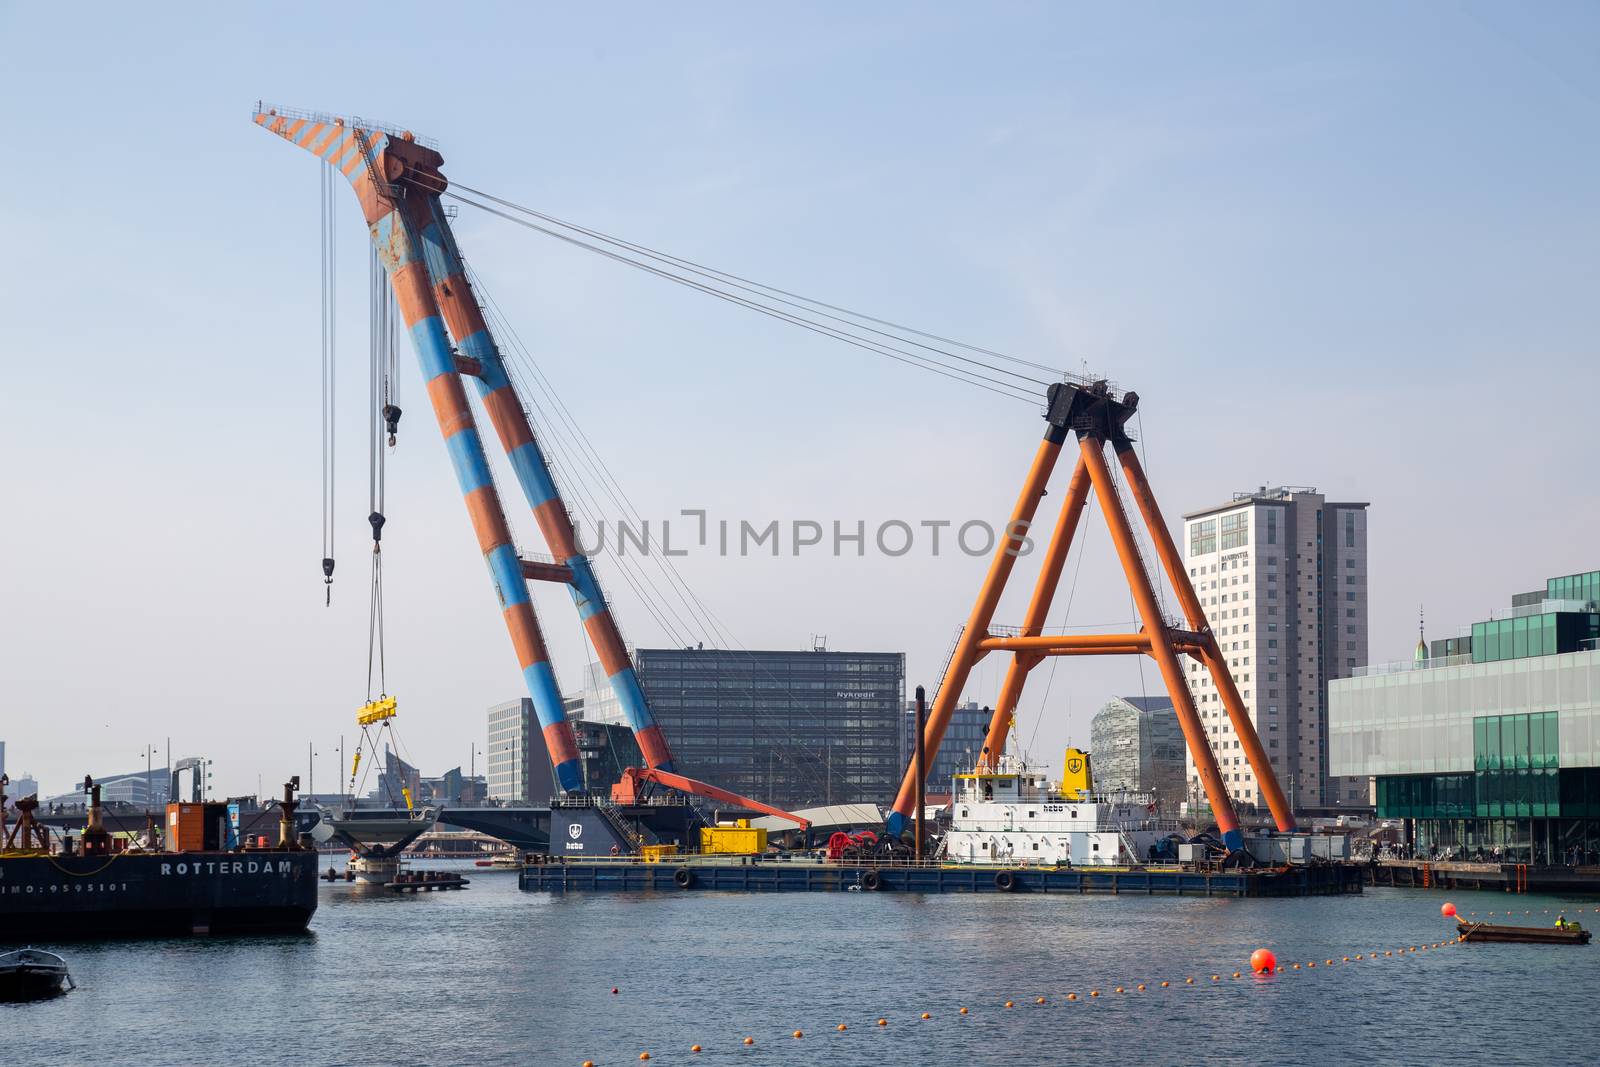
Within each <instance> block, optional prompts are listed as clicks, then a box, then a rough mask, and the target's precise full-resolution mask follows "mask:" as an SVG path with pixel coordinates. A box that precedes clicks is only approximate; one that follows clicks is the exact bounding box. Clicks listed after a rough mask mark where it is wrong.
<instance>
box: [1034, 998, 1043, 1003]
mask: <svg viewBox="0 0 1600 1067" xmlns="http://www.w3.org/2000/svg"><path fill="white" fill-rule="evenodd" d="M1034 1003H1035V1004H1043V1003H1044V998H1043V997H1039V998H1038V999H1037V1000H1035V1001H1034Z"/></svg>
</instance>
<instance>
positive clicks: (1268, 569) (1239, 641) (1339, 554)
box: [1183, 486, 1368, 810]
mask: <svg viewBox="0 0 1600 1067" xmlns="http://www.w3.org/2000/svg"><path fill="white" fill-rule="evenodd" d="M1366 509H1367V505H1366V504H1362V503H1334V502H1330V501H1328V500H1327V499H1326V498H1325V497H1324V496H1323V495H1322V494H1321V493H1319V492H1317V491H1316V490H1315V489H1307V488H1299V487H1292V486H1291V487H1281V488H1271V489H1269V488H1266V487H1262V488H1261V489H1258V490H1256V491H1254V492H1249V493H1235V494H1234V497H1233V499H1232V500H1231V501H1229V502H1228V503H1226V504H1222V505H1220V506H1218V507H1214V508H1207V509H1205V510H1203V511H1195V512H1190V513H1189V514H1187V515H1185V516H1184V517H1183V518H1184V534H1183V544H1184V560H1185V565H1186V566H1187V567H1188V568H1189V576H1190V578H1191V580H1192V581H1193V582H1194V587H1195V594H1196V596H1198V597H1199V598H1200V603H1201V606H1202V607H1203V608H1204V609H1205V612H1206V619H1207V621H1208V623H1209V624H1210V626H1211V628H1212V630H1213V631H1214V632H1215V634H1216V636H1217V641H1218V643H1219V645H1220V646H1221V648H1222V654H1223V655H1224V656H1225V657H1226V658H1227V660H1228V666H1229V667H1230V668H1231V670H1232V672H1233V677H1234V681H1235V683H1236V684H1237V685H1238V688H1239V694H1240V696H1241V697H1242V698H1243V701H1244V705H1245V709H1246V711H1247V712H1248V713H1249V715H1250V719H1251V721H1252V722H1253V723H1254V724H1255V730H1256V733H1257V734H1258V735H1259V736H1260V738H1261V744H1262V746H1263V748H1265V750H1266V753H1267V758H1268V760H1269V761H1270V762H1271V764H1272V768H1273V771H1274V772H1275V773H1276V775H1277V777H1278V784H1279V785H1280V786H1281V787H1282V788H1283V791H1284V793H1285V795H1286V796H1287V797H1288V798H1289V802H1290V804H1291V805H1293V806H1294V808H1295V809H1296V810H1304V809H1308V808H1326V807H1338V806H1344V805H1357V806H1360V805H1365V804H1366V803H1367V801H1368V792H1367V787H1366V782H1365V780H1363V779H1359V778H1357V779H1350V780H1337V779H1334V778H1333V777H1331V776H1330V774H1329V768H1328V716H1327V707H1328V702H1327V701H1328V682H1329V681H1330V680H1331V679H1334V678H1343V677H1347V676H1349V675H1350V674H1352V673H1353V672H1354V671H1355V669H1356V668H1357V667H1360V666H1363V665H1364V664H1365V663H1366V662H1367V512H1366ZM1187 674H1188V679H1189V690H1190V692H1191V693H1193V694H1194V700H1195V706H1196V709H1197V710H1198V711H1199V713H1200V718H1201V721H1202V723H1203V724H1204V726H1205V729H1206V734H1207V736H1208V738H1209V739H1210V742H1211V747H1212V750H1213V751H1214V752H1215V753H1216V757H1217V765H1218V770H1219V771H1220V773H1221V775H1222V779H1223V782H1224V784H1225V785H1226V786H1227V788H1228V792H1229V794H1230V795H1231V796H1232V797H1233V799H1234V802H1235V803H1236V804H1238V805H1239V806H1240V807H1241V808H1242V809H1244V810H1250V809H1251V808H1260V809H1264V808H1265V806H1266V802H1265V799H1264V798H1263V796H1262V794H1261V792H1260V789H1259V787H1258V783H1257V782H1256V780H1255V775H1254V774H1253V773H1252V772H1251V770H1250V768H1249V766H1248V765H1247V763H1246V761H1245V759H1244V753H1243V751H1242V750H1241V748H1240V745H1239V738H1238V736H1237V735H1236V734H1235V733H1234V731H1233V727H1232V726H1231V725H1230V723H1229V721H1228V716H1227V713H1226V710H1225V709H1224V708H1223V705H1222V701H1221V698H1220V696H1219V694H1218V693H1217V690H1216V687H1215V686H1214V685H1212V684H1211V678H1210V675H1209V674H1208V673H1207V671H1206V669H1205V667H1204V666H1203V665H1201V664H1200V663H1198V662H1196V661H1190V662H1189V664H1188V667H1187ZM1186 774H1187V777H1188V795H1189V799H1191V800H1196V801H1199V800H1202V799H1203V796H1204V794H1203V793H1202V792H1201V790H1200V783H1199V778H1198V776H1197V775H1196V773H1195V767H1194V759H1193V758H1192V757H1189V758H1188V759H1187V760H1186Z"/></svg>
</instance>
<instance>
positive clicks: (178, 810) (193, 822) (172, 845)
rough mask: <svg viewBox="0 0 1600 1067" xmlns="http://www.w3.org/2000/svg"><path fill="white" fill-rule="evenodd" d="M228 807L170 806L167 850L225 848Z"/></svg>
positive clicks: (198, 850)
mask: <svg viewBox="0 0 1600 1067" xmlns="http://www.w3.org/2000/svg"><path fill="white" fill-rule="evenodd" d="M227 820H228V806H227V805H226V804H219V803H215V802H211V803H204V804H168V805H167V842H166V844H167V851H168V852H205V851H211V850H215V849H220V848H221V847H222V842H223V841H224V839H225V837H226V824H227Z"/></svg>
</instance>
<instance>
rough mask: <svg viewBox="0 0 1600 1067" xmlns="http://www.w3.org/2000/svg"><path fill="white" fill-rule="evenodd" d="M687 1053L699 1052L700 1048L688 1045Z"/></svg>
mask: <svg viewBox="0 0 1600 1067" xmlns="http://www.w3.org/2000/svg"><path fill="white" fill-rule="evenodd" d="M689 1051H690V1052H699V1051H700V1046H699V1045H690V1046H689Z"/></svg>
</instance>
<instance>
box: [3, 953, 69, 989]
mask: <svg viewBox="0 0 1600 1067" xmlns="http://www.w3.org/2000/svg"><path fill="white" fill-rule="evenodd" d="M76 988H77V986H76V985H74V984H73V981H72V975H70V974H68V973H67V961H66V960H64V959H62V958H61V957H60V956H57V955H56V954H55V953H54V952H46V951H44V950H43V949H37V948H23V949H18V950H16V951H15V952H6V953H0V1001H19V1000H43V999H45V998H46V997H54V996H58V995H60V994H62V993H65V992H66V991H67V990H69V989H76Z"/></svg>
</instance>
